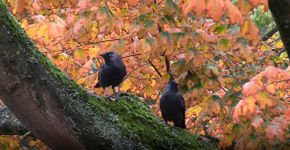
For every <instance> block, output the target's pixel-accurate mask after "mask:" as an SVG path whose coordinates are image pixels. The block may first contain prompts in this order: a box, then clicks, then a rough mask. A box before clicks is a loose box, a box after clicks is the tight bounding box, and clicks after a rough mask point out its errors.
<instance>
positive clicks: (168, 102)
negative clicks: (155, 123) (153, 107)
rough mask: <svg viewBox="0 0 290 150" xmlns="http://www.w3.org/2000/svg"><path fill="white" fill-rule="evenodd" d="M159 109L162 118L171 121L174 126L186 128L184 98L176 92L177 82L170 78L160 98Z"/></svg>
mask: <svg viewBox="0 0 290 150" xmlns="http://www.w3.org/2000/svg"><path fill="white" fill-rule="evenodd" d="M160 110H161V114H162V118H163V120H164V121H165V123H166V124H167V121H172V122H173V124H174V126H175V127H180V128H186V126H185V106H184V98H183V97H182V95H181V94H180V93H179V92H178V84H177V83H176V82H175V81H174V80H170V81H169V82H168V84H167V86H166V88H165V91H164V93H163V95H162V96H161V99H160Z"/></svg>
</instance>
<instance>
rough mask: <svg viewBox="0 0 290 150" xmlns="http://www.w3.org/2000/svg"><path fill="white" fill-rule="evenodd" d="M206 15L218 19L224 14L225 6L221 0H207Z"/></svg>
mask: <svg viewBox="0 0 290 150" xmlns="http://www.w3.org/2000/svg"><path fill="white" fill-rule="evenodd" d="M206 10H207V16H208V17H211V18H213V20H214V21H219V20H220V18H221V17H222V16H223V14H224V10H225V6H224V1H223V0H207V2H206Z"/></svg>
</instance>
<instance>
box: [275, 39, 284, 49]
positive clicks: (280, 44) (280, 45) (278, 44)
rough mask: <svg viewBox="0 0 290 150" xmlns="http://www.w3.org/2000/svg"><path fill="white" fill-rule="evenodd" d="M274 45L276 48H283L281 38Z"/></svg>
mask: <svg viewBox="0 0 290 150" xmlns="http://www.w3.org/2000/svg"><path fill="white" fill-rule="evenodd" d="M276 47H277V48H283V47H284V46H283V42H282V40H279V41H278V42H277V43H276Z"/></svg>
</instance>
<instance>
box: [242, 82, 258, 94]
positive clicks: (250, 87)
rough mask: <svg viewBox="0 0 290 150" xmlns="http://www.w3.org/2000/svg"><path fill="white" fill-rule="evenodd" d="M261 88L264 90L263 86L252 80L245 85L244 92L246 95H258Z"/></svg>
mask: <svg viewBox="0 0 290 150" xmlns="http://www.w3.org/2000/svg"><path fill="white" fill-rule="evenodd" d="M260 90H262V88H261V87H260V86H259V85H258V84H256V83H255V82H253V81H251V82H247V83H246V84H244V85H243V91H242V94H243V95H244V96H249V95H256V94H257V93H258V92H259V91H260Z"/></svg>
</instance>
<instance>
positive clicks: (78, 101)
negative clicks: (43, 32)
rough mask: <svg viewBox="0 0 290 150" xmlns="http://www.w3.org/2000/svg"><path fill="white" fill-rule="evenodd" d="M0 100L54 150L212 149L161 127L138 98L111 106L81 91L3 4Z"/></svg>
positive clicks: (180, 132)
mask: <svg viewBox="0 0 290 150" xmlns="http://www.w3.org/2000/svg"><path fill="white" fill-rule="evenodd" d="M0 98H1V99H2V100H3V101H4V103H5V104H6V105H7V106H8V107H9V109H10V110H11V111H12V112H13V113H14V114H15V116H16V117H17V118H18V119H19V120H20V121H21V122H22V123H23V124H24V125H25V126H26V127H27V128H28V129H29V130H31V131H32V133H33V135H35V136H36V137H38V138H39V139H40V140H42V141H43V142H44V143H45V144H47V145H48V146H49V147H51V148H52V149H54V150H85V149H89V150H96V149H104V150H105V149H118V150H119V149H126V150H130V149H178V150H181V149H215V146H214V145H213V144H209V143H205V142H204V141H201V140H198V139H199V138H198V137H197V136H194V135H191V134H190V133H189V132H187V131H186V130H183V129H174V130H173V129H172V128H170V127H168V126H166V125H165V124H164V123H163V122H162V121H161V120H160V119H159V118H157V117H155V116H154V114H153V113H152V111H151V110H150V109H149V107H148V106H146V104H145V103H144V102H143V100H142V99H141V98H139V97H136V96H134V95H129V96H123V97H121V98H120V100H119V101H117V102H111V101H109V100H107V99H105V98H103V97H98V96H95V95H93V94H90V93H88V92H86V91H85V90H84V89H82V88H81V87H80V86H79V85H77V84H76V83H75V82H74V81H73V80H71V79H69V78H68V77H67V76H66V75H65V74H64V73H63V72H61V71H60V70H59V69H57V68H56V67H55V66H54V65H52V64H51V62H50V61H49V60H48V58H46V57H45V56H44V55H43V54H41V53H40V52H39V51H38V50H37V48H36V47H35V45H34V44H33V42H31V40H30V39H29V38H28V37H27V36H26V34H25V32H24V31H23V29H21V27H20V25H19V24H18V23H17V21H16V20H15V18H14V17H13V16H12V15H11V14H10V13H9V12H8V10H7V7H6V6H5V4H4V2H3V0H0Z"/></svg>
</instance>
